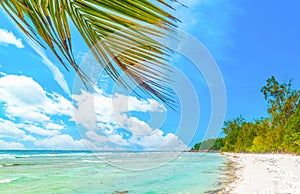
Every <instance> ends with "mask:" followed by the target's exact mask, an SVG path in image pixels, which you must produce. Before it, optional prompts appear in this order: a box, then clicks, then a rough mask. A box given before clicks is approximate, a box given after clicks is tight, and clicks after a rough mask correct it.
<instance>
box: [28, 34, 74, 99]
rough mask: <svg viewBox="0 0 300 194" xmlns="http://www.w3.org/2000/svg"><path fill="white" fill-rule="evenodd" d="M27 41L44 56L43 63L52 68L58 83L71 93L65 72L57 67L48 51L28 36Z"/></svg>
mask: <svg viewBox="0 0 300 194" xmlns="http://www.w3.org/2000/svg"><path fill="white" fill-rule="evenodd" d="M26 41H27V43H28V44H29V45H30V46H31V47H32V48H33V49H34V50H35V52H37V53H38V54H39V55H40V57H41V58H42V61H43V63H44V64H45V65H46V66H47V67H48V68H49V69H50V71H51V72H52V73H53V76H54V80H55V81H56V82H57V83H58V85H59V86H60V87H61V88H62V89H63V90H64V91H65V92H66V93H67V94H68V95H71V92H70V89H69V86H68V84H67V81H66V80H65V78H64V76H63V74H62V73H61V72H60V70H59V69H58V67H56V66H55V65H54V64H53V63H52V62H51V61H50V60H49V59H48V57H47V55H46V53H45V52H44V51H43V50H42V48H40V47H39V46H38V45H36V44H35V43H34V42H33V41H32V40H30V39H29V38H27V37H26Z"/></svg>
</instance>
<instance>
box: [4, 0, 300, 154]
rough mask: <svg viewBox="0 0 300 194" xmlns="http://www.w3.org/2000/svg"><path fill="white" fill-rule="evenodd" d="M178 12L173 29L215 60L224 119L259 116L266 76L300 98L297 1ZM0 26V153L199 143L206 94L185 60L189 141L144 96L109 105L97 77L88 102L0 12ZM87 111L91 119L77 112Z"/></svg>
mask: <svg viewBox="0 0 300 194" xmlns="http://www.w3.org/2000/svg"><path fill="white" fill-rule="evenodd" d="M186 4H187V5H188V6H189V8H179V10H178V11H177V12H174V14H175V15H176V16H177V17H178V18H179V19H181V20H182V23H181V24H180V25H179V29H181V30H184V31H186V32H188V33H189V34H191V35H193V36H194V37H196V38H197V39H198V40H199V41H200V42H202V43H203V44H204V45H205V46H206V47H207V48H208V50H209V51H210V53H211V55H212V56H213V57H214V59H215V60H216V62H217V64H218V66H219V68H220V70H221V73H222V76H223V79H224V83H225V87H226V94H227V103H226V106H227V111H226V116H225V118H226V119H232V118H235V117H237V116H239V115H243V116H244V117H245V118H246V119H247V120H253V119H255V118H259V117H261V116H267V114H266V103H265V101H264V99H263V96H262V94H261V93H260V92H259V90H260V88H261V87H262V86H263V85H264V83H265V80H266V79H267V78H269V77H270V76H272V75H274V76H275V77H276V78H277V79H278V80H279V81H281V82H282V81H288V80H289V79H293V85H294V87H295V88H300V78H299V73H300V59H299V53H300V38H299V34H300V24H299V21H298V20H299V18H300V13H299V12H298V10H297V8H299V6H300V3H299V2H298V1H296V0H294V1H292V0H290V1H286V2H284V3H283V2H279V1H271V0H265V1H262V2H261V1H250V0H243V1H239V2H237V1H231V0H227V1H222V0H198V1H197V0H190V1H187V2H186ZM0 17H1V18H2V19H1V22H0V56H1V60H0V105H1V107H0V149H84V148H86V146H87V147H89V148H94V149H138V150H140V149H158V148H160V149H168V148H170V147H172V148H182V147H184V145H185V144H188V146H192V145H193V144H194V143H196V142H197V141H199V140H202V138H203V137H204V134H205V133H206V130H207V126H208V123H209V118H210V111H211V100H210V93H209V86H208V84H207V83H206V82H205V79H204V78H203V76H202V75H201V73H200V72H197V71H196V70H195V68H194V67H193V64H191V62H189V61H188V60H186V59H184V58H179V59H178V60H177V61H176V64H175V66H176V67H177V68H178V69H179V70H180V71H181V72H183V73H184V74H185V75H186V76H187V77H188V78H189V80H190V83H191V84H192V86H193V87H194V88H195V90H196V94H197V102H198V103H199V105H200V109H199V110H200V117H199V125H198V126H197V128H196V129H195V130H196V131H195V134H194V135H193V138H192V139H191V141H186V140H185V139H184V137H181V135H180V134H181V133H180V132H179V133H178V131H180V130H187V131H188V132H190V131H191V130H192V132H193V129H191V128H192V127H193V126H192V125H191V126H190V127H191V128H189V126H188V125H187V126H185V127H186V128H189V129H178V125H179V120H180V111H179V112H174V111H172V110H171V109H169V108H168V107H167V106H165V105H163V104H162V103H161V102H159V101H156V100H154V99H150V98H149V97H145V96H144V97H145V98H144V99H141V98H136V97H135V96H128V95H125V94H121V93H120V94H115V95H112V94H111V93H110V90H109V89H111V87H112V86H113V83H112V82H111V81H110V80H109V78H107V77H106V76H103V77H102V78H101V79H100V80H101V83H99V84H100V85H101V87H100V88H99V89H96V91H95V92H94V93H88V92H86V91H81V90H80V89H79V90H78V87H79V86H78V85H76V84H75V85H74V81H75V80H76V75H75V73H74V71H72V70H71V71H70V72H67V71H66V70H65V69H64V68H63V67H62V65H60V64H59V62H58V61H57V60H56V59H55V57H54V56H53V55H52V54H51V52H49V51H44V50H42V49H40V48H38V47H36V46H34V45H33V44H31V43H30V42H28V41H27V40H26V38H25V36H24V35H23V34H22V33H20V32H19V31H18V30H17V29H16V28H15V26H14V25H13V24H12V23H11V22H10V20H9V19H8V18H7V17H6V16H5V14H4V13H3V11H2V10H1V11H0ZM73 35H74V38H73V40H76V41H75V42H74V51H75V57H76V59H77V60H78V61H82V60H83V59H84V56H86V55H87V53H88V49H87V47H86V46H84V43H83V42H82V41H81V40H80V38H79V36H78V34H76V33H75V32H74V33H73ZM53 78H54V79H53ZM79 85H80V84H79ZM184 87H185V86H182V88H184ZM74 88H75V89H74ZM93 99H94V100H93ZM72 100H73V101H72ZM87 102H91V104H90V105H91V107H93V108H94V109H93V110H95V111H94V112H93V111H90V110H86V109H84V108H85V107H86V106H87ZM98 102H101V103H98ZM127 102H128V103H129V104H128V103H127ZM111 104H114V106H113V107H112V106H111ZM124 104H126V105H127V104H128V106H124ZM197 110H198V109H195V110H194V109H193V108H192V107H191V109H190V115H184V116H185V117H190V119H193V116H195V115H196V116H197ZM95 112H96V113H95ZM212 122H213V121H212ZM191 123H193V121H191ZM96 128H98V130H95V129H96ZM99 129H102V131H100V130H99ZM216 130H217V131H218V129H216ZM178 136H179V137H178Z"/></svg>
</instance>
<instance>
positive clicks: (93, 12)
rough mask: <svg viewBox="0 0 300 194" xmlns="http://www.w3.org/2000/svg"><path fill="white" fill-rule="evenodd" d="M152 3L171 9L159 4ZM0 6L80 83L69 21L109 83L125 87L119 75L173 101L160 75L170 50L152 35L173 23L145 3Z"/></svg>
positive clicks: (18, 0)
mask: <svg viewBox="0 0 300 194" xmlns="http://www.w3.org/2000/svg"><path fill="white" fill-rule="evenodd" d="M157 2H158V4H161V5H162V7H168V9H169V8H172V7H171V6H170V5H169V4H168V3H167V2H165V1H164V0H157ZM0 4H1V6H2V7H3V9H4V10H5V11H6V13H7V14H8V15H9V16H10V17H11V18H12V20H13V21H14V22H15V23H16V24H17V25H18V27H19V28H20V29H21V30H22V31H23V32H24V33H25V34H26V35H27V36H28V37H30V38H31V39H32V40H34V41H35V42H36V43H38V44H40V45H41V46H43V47H44V48H45V46H44V44H45V43H46V45H48V47H49V48H50V49H51V50H52V52H53V53H54V54H55V55H56V57H57V58H58V59H59V61H60V62H61V63H62V64H63V65H64V67H65V68H66V69H68V66H69V65H71V66H72V67H73V68H74V69H75V71H76V72H77V73H78V75H79V76H80V77H81V79H82V80H83V81H84V82H86V81H88V77H86V76H85V75H84V72H82V71H81V70H80V68H79V67H78V65H77V63H76V61H75V59H74V56H73V53H72V50H73V48H72V36H71V33H70V27H69V26H70V22H71V21H72V22H73V24H74V25H75V26H76V28H77V30H78V31H79V33H80V34H81V36H82V38H83V39H84V41H85V42H86V44H87V45H88V47H89V48H90V50H91V51H92V53H93V55H94V56H95V58H96V59H97V61H98V62H99V64H100V65H101V66H102V67H103V68H104V70H105V71H106V72H107V73H108V75H109V76H110V77H111V78H112V79H113V80H114V81H116V82H117V83H120V84H123V85H125V86H126V85H127V83H126V81H124V79H122V78H121V76H120V72H124V73H125V74H126V75H127V76H128V77H129V78H130V79H131V80H133V81H134V82H135V83H136V84H138V85H139V87H140V88H141V89H142V90H144V91H145V92H148V93H150V94H152V95H155V96H156V97H158V98H160V99H161V100H162V101H163V102H166V103H167V104H169V103H172V98H171V95H170V92H171V91H170V90H168V88H167V87H166V86H165V83H167V82H168V75H167V74H166V73H164V72H166V71H165V69H168V67H167V66H168V65H167V64H168V59H167V58H168V55H170V53H171V52H172V51H171V50H170V49H168V48H166V47H165V46H164V45H162V44H160V43H159V42H157V41H155V40H154V38H153V37H155V36H166V32H167V31H172V29H173V28H174V27H175V24H176V22H177V21H178V20H177V19H176V18H174V17H173V16H172V15H170V14H168V13H167V12H166V11H165V10H163V9H162V8H160V6H157V5H155V4H153V3H151V2H149V1H148V0H0ZM41 39H42V41H41ZM154 67H155V68H154Z"/></svg>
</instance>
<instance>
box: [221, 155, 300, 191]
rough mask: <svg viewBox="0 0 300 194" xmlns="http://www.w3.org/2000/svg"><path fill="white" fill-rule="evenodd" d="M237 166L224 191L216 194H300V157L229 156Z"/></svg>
mask: <svg viewBox="0 0 300 194" xmlns="http://www.w3.org/2000/svg"><path fill="white" fill-rule="evenodd" d="M221 155H223V156H225V157H226V158H227V160H228V162H229V163H230V162H232V164H234V166H235V167H234V168H233V169H232V170H233V171H234V172H233V171H230V170H229V171H228V173H229V174H230V173H232V174H231V175H230V176H231V177H233V178H234V179H233V180H228V184H227V185H226V187H225V188H224V189H223V190H220V191H218V192H216V193H237V194H238V193H245V194H246V193H300V156H299V155H298V156H297V155H292V154H286V153H284V154H281V153H273V154H271V153H268V154H261V153H227V152H222V153H221Z"/></svg>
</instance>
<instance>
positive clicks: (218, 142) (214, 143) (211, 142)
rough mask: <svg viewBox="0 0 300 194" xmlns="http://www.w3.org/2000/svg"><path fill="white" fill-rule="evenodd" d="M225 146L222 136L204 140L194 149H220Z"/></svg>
mask: <svg viewBox="0 0 300 194" xmlns="http://www.w3.org/2000/svg"><path fill="white" fill-rule="evenodd" d="M223 146H224V143H223V140H222V139H221V138H217V139H208V140H205V141H203V142H199V143H196V144H195V145H194V147H193V148H192V150H220V149H221V148H222V147H223Z"/></svg>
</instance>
